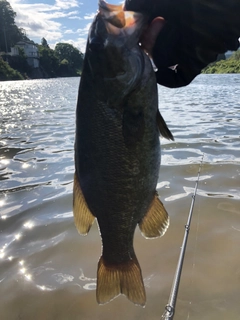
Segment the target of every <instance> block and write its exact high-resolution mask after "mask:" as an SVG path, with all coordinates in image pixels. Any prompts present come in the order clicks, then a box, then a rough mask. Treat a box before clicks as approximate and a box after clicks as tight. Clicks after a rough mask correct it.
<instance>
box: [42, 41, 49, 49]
mask: <svg viewBox="0 0 240 320" xmlns="http://www.w3.org/2000/svg"><path fill="white" fill-rule="evenodd" d="M41 46H43V47H45V48H48V49H50V47H49V45H48V43H47V40H46V39H45V38H42V40H41Z"/></svg>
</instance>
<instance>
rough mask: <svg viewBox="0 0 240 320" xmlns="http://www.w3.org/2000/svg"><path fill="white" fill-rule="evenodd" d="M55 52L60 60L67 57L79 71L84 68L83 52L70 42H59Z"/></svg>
mask: <svg viewBox="0 0 240 320" xmlns="http://www.w3.org/2000/svg"><path fill="white" fill-rule="evenodd" d="M55 54H56V56H57V57H58V58H59V60H60V61H62V60H64V59H66V60H67V61H68V62H69V66H70V67H71V68H72V70H73V71H74V72H75V73H77V71H80V70H81V69H82V64H83V53H82V52H81V51H79V50H78V49H77V48H75V47H74V46H73V45H71V44H69V43H57V44H56V47H55Z"/></svg>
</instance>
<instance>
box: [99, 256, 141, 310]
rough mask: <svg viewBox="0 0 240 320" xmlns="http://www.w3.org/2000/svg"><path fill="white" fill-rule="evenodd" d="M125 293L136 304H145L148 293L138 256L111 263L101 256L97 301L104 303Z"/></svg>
mask: <svg viewBox="0 0 240 320" xmlns="http://www.w3.org/2000/svg"><path fill="white" fill-rule="evenodd" d="M120 294H124V295H125V296H126V297H127V298H128V299H129V300H130V301H132V302H133V303H134V304H136V305H140V306H144V305H145V303H146V293H145V288H144V284H143V279H142V272H141V268H140V266H139V263H138V261H137V258H136V256H135V257H133V258H132V259H129V261H127V262H122V263H120V264H114V265H109V264H107V263H106V262H105V261H104V258H103V257H101V258H100V260H99V262H98V271H97V292H96V295H97V302H98V303H99V304H104V303H107V302H109V301H111V300H112V299H114V298H115V297H117V296H118V295H120Z"/></svg>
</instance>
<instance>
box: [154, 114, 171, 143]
mask: <svg viewBox="0 0 240 320" xmlns="http://www.w3.org/2000/svg"><path fill="white" fill-rule="evenodd" d="M157 126H158V129H159V131H160V134H161V135H162V136H163V137H164V138H166V139H168V140H173V141H174V137H173V135H172V132H171V131H170V130H169V129H168V126H167V124H166V122H165V120H164V119H163V117H162V115H161V113H160V111H159V110H158V112H157Z"/></svg>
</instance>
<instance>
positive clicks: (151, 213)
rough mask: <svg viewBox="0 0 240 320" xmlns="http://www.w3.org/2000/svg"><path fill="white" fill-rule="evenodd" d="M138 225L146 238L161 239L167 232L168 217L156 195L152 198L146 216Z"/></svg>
mask: <svg viewBox="0 0 240 320" xmlns="http://www.w3.org/2000/svg"><path fill="white" fill-rule="evenodd" d="M138 225H139V228H140V230H141V232H142V234H143V235H144V236H145V237H146V238H157V237H161V236H163V235H164V234H165V232H166V231H167V228H168V226H169V216H168V213H167V211H166V209H165V208H164V206H163V204H162V202H161V201H160V200H159V198H158V196H157V194H156V195H155V196H154V199H153V201H152V203H151V205H150V208H149V210H148V212H147V214H146V215H145V216H144V217H143V219H142V221H140V222H139V224H138Z"/></svg>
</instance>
